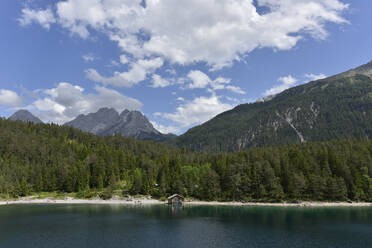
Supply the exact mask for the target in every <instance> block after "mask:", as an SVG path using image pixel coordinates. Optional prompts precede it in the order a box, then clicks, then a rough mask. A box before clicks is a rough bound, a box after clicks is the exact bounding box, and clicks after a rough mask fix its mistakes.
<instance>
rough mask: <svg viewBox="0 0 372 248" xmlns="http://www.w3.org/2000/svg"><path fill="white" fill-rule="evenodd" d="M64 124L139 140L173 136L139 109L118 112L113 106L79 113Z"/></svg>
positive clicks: (158, 139) (161, 138)
mask: <svg viewBox="0 0 372 248" xmlns="http://www.w3.org/2000/svg"><path fill="white" fill-rule="evenodd" d="M65 125H66V126H72V127H75V128H78V129H80V130H82V131H85V132H90V133H93V134H96V135H100V136H107V135H113V134H121V135H123V136H126V137H132V138H136V139H140V140H154V141H164V140H167V139H170V138H172V137H174V135H172V134H162V133H160V132H159V131H158V130H156V129H155V128H154V127H153V125H152V124H151V123H150V121H149V120H148V119H147V118H146V116H144V115H143V114H142V113H141V112H139V111H129V110H124V111H123V112H122V113H121V114H119V113H118V112H117V111H116V110H115V109H113V108H101V109H99V110H98V112H96V113H91V114H88V115H79V116H78V117H77V118H76V119H74V120H72V121H70V122H68V123H65Z"/></svg>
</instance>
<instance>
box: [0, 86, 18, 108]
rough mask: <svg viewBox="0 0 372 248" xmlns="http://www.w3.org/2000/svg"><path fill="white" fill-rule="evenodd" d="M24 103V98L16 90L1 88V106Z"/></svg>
mask: <svg viewBox="0 0 372 248" xmlns="http://www.w3.org/2000/svg"><path fill="white" fill-rule="evenodd" d="M22 104H23V99H22V97H20V96H19V95H18V94H17V93H16V92H14V91H11V90H2V89H0V106H1V105H3V106H6V107H20V106H22Z"/></svg>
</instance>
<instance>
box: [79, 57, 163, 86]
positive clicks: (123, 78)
mask: <svg viewBox="0 0 372 248" xmlns="http://www.w3.org/2000/svg"><path fill="white" fill-rule="evenodd" d="M163 63H164V62H163V59H161V58H155V59H141V60H138V61H137V62H135V63H131V68H130V70H129V71H125V72H117V71H116V72H115V73H114V75H113V76H112V77H104V76H102V75H101V74H99V73H98V72H97V71H96V70H94V69H88V70H86V71H85V73H86V76H87V78H88V79H90V80H92V81H94V82H97V83H103V84H106V85H114V86H117V87H132V86H133V85H135V84H137V83H139V82H141V81H143V80H145V79H146V78H147V75H148V74H151V73H153V72H154V71H156V69H158V68H160V67H162V66H163Z"/></svg>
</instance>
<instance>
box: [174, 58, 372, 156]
mask: <svg viewBox="0 0 372 248" xmlns="http://www.w3.org/2000/svg"><path fill="white" fill-rule="evenodd" d="M371 73H372V62H371V63H369V64H366V65H363V66H361V67H359V68H356V69H354V70H351V71H348V72H345V73H342V74H339V75H336V76H334V77H330V78H327V79H323V80H318V81H313V82H310V83H307V84H304V85H300V86H297V87H294V88H291V89H288V90H286V91H284V92H282V93H281V94H278V95H277V96H275V97H274V98H273V99H272V100H268V101H265V102H256V103H250V104H243V105H240V106H237V107H236V108H234V109H233V110H230V111H227V112H224V113H222V114H220V115H218V116H216V117H215V118H213V119H212V120H210V121H208V122H206V123H204V124H202V125H200V126H197V127H194V128H192V129H190V130H189V131H188V132H186V133H185V134H184V135H181V136H179V137H178V138H176V139H174V140H173V142H174V143H175V144H177V145H178V146H180V147H183V146H184V147H186V148H188V149H190V150H196V151H199V150H202V151H212V152H218V151H240V150H243V149H247V148H250V147H263V146H273V145H287V144H298V143H301V142H308V141H327V140H332V139H345V138H371V137H372V77H371V75H372V74H371Z"/></svg>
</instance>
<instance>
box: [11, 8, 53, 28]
mask: <svg viewBox="0 0 372 248" xmlns="http://www.w3.org/2000/svg"><path fill="white" fill-rule="evenodd" d="M18 22H19V24H20V25H21V26H28V25H30V24H32V23H34V22H35V23H39V24H40V25H41V26H42V27H43V28H45V29H49V28H50V24H52V23H55V22H56V19H55V17H54V14H53V12H52V10H51V9H45V10H33V9H29V8H24V9H22V15H21V17H20V18H18Z"/></svg>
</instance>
